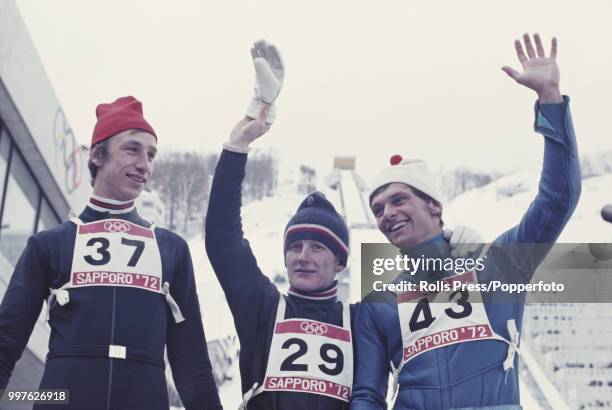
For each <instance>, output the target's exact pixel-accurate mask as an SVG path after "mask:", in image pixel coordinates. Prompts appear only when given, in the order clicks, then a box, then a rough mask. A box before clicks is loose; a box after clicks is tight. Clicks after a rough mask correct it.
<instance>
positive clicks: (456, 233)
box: [443, 225, 483, 258]
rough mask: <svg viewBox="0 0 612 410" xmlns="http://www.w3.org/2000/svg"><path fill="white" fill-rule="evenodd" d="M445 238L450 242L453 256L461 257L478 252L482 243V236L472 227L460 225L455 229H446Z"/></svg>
mask: <svg viewBox="0 0 612 410" xmlns="http://www.w3.org/2000/svg"><path fill="white" fill-rule="evenodd" d="M443 234H444V239H446V240H447V241H449V242H450V246H451V256H453V257H455V258H460V257H463V256H467V255H469V254H470V253H473V252H476V251H477V250H478V248H480V246H481V245H482V242H483V239H482V236H480V234H479V233H478V232H476V231H475V230H473V229H472V228H468V227H467V226H461V225H458V226H456V227H455V229H454V230H453V229H445V230H444V233H443Z"/></svg>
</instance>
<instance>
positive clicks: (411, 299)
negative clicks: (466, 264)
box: [351, 34, 581, 410]
mask: <svg viewBox="0 0 612 410" xmlns="http://www.w3.org/2000/svg"><path fill="white" fill-rule="evenodd" d="M523 39H524V43H525V47H526V49H527V55H528V56H525V53H524V51H523V47H522V44H521V42H520V41H519V40H517V41H516V42H515V48H516V52H517V55H518V58H519V61H520V62H521V64H522V65H523V68H524V72H522V73H519V72H517V71H515V70H514V69H512V68H509V67H504V68H503V70H504V71H505V72H506V73H507V74H508V75H509V76H510V77H512V78H513V79H515V80H516V81H517V82H518V83H519V84H521V85H524V86H526V87H528V88H530V89H532V90H534V91H536V93H537V94H538V101H537V102H536V105H535V114H536V120H535V130H536V131H537V132H538V133H541V134H543V135H544V161H543V167H542V174H541V180H540V185H539V192H538V194H537V196H536V197H535V199H534V201H533V202H532V203H531V205H530V207H529V209H528V210H527V211H526V213H525V214H524V216H523V218H522V219H521V221H520V222H519V223H518V225H516V226H515V227H513V228H511V229H509V230H508V231H506V232H504V233H502V234H501V235H500V236H498V237H497V238H496V239H495V240H494V242H493V245H492V247H491V248H490V249H491V251H490V252H488V253H487V252H486V250H487V247H482V249H480V250H479V252H478V253H477V254H475V256H476V257H481V256H482V257H484V256H485V255H486V256H487V257H486V259H485V260H484V263H483V265H482V269H474V270H473V271H471V272H466V273H465V274H460V275H454V272H446V271H444V270H440V269H438V270H437V271H436V270H432V271H427V270H423V269H421V270H419V271H418V272H416V273H414V274H413V276H412V277H417V278H419V279H423V280H425V281H426V283H428V282H436V283H435V284H436V285H437V284H438V283H437V282H442V283H447V284H449V283H451V282H452V283H454V281H461V282H462V283H467V284H475V285H478V284H489V283H492V282H493V281H497V282H501V283H507V282H509V281H511V282H512V283H528V282H529V281H530V280H531V278H532V276H533V274H534V272H535V270H536V268H537V267H538V265H539V264H540V263H541V261H542V260H543V258H544V257H545V256H546V254H547V252H548V250H549V249H550V247H552V245H553V244H554V242H555V241H556V239H557V238H558V236H559V234H560V233H561V231H562V229H563V227H564V226H565V224H566V222H567V221H568V219H569V217H570V216H571V214H572V212H573V210H574V209H575V207H576V204H577V202H578V197H579V196H580V189H581V182H580V164H579V161H578V153H577V149H576V140H575V136H574V130H573V125H572V120H571V116H570V111H569V98H568V97H562V96H561V93H560V91H559V69H558V67H557V63H556V59H555V57H556V52H557V44H556V40H555V39H553V41H552V47H551V53H550V56H549V57H546V56H545V54H544V49H543V47H542V43H541V40H540V37H539V36H538V35H537V34H536V35H535V36H534V39H535V45H536V49H535V50H534V48H533V45H532V43H531V38H530V37H529V35H527V34H525V35H524V37H523ZM536 50H537V53H536ZM432 181H433V178H432V175H431V174H430V173H429V172H428V171H427V169H426V167H425V164H424V163H423V162H422V161H414V160H412V161H408V160H402V159H401V158H400V157H395V158H392V165H391V166H390V167H389V168H387V169H386V170H384V171H383V172H382V173H381V174H380V176H379V177H378V179H377V180H376V183H375V184H374V186H373V189H372V193H371V195H370V207H371V209H372V212H373V213H374V216H375V217H376V221H377V225H378V228H379V230H380V231H381V232H382V233H383V234H384V235H385V236H386V237H387V239H388V240H389V242H390V243H392V244H393V245H395V246H396V247H398V248H400V249H401V251H402V253H404V254H405V255H409V256H412V257H416V258H418V257H420V256H424V257H426V258H431V259H436V258H438V259H444V260H446V259H448V258H450V259H451V260H452V257H453V255H452V253H451V249H450V246H449V244H448V243H447V242H446V241H445V240H444V238H443V237H442V233H441V226H442V201H441V198H440V196H439V193H438V191H437V190H436V188H435V186H434V185H433V184H432ZM519 244H526V245H529V246H522V247H521V246H519ZM511 250H512V251H511ZM517 251H518V252H517ZM403 277H406V279H407V280H408V279H409V276H408V275H406V274H405V273H402V274H401V275H400V278H402V279H403ZM473 289H482V288H481V287H477V286H474V287H473ZM495 297H498V295H495ZM503 297H504V299H503V303H500V300H499V299H495V303H493V294H491V293H489V294H486V293H483V292H479V291H476V292H474V291H471V290H470V291H467V290H461V291H456V292H438V293H437V294H435V295H431V294H427V293H423V292H421V293H419V292H412V293H410V292H403V293H397V294H392V293H391V292H379V293H378V294H377V295H370V299H371V300H373V301H375V302H374V303H362V304H361V305H360V308H359V312H358V314H357V317H356V319H355V330H356V337H355V339H356V347H357V352H359V356H358V357H359V360H358V362H357V366H356V385H355V388H354V391H353V396H352V397H351V409H359V410H364V409H376V410H380V409H383V408H387V402H386V399H385V397H386V395H387V387H388V382H387V381H388V376H389V373H391V374H392V376H393V379H392V380H393V383H394V386H393V387H394V389H393V390H394V393H395V395H396V400H395V403H394V407H393V408H394V409H402V410H405V409H436V410H441V409H454V410H467V409H470V410H475V409H481V410H484V409H487V410H488V409H495V410H519V409H521V406H520V400H519V381H518V371H517V367H518V357H519V355H518V354H517V353H518V343H519V330H520V328H521V324H522V316H523V307H524V303H525V294H524V293H514V294H512V295H506V296H503ZM475 300H480V301H481V302H478V303H475ZM433 302H436V303H433ZM513 370H514V371H513Z"/></svg>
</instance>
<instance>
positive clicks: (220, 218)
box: [205, 41, 282, 340]
mask: <svg viewBox="0 0 612 410" xmlns="http://www.w3.org/2000/svg"><path fill="white" fill-rule="evenodd" d="M252 55H253V58H254V64H255V68H256V73H257V81H256V87H255V89H256V92H255V94H256V97H255V98H254V100H253V102H252V103H251V106H250V107H249V111H248V112H247V116H246V117H245V118H243V119H242V120H240V121H239V122H238V123H237V124H236V126H235V127H234V129H233V130H232V132H231V135H230V138H229V140H228V142H227V143H226V144H224V149H223V152H222V153H221V156H220V158H219V162H218V164H217V168H216V170H215V174H214V176H213V181H212V188H211V192H210V198H209V203H208V212H207V215H206V227H205V231H206V240H205V243H206V251H207V253H208V257H209V259H210V262H211V264H212V266H213V269H214V270H215V274H216V275H217V278H218V279H219V283H220V284H221V286H222V287H223V290H224V292H225V296H226V298H227V301H228V304H229V306H230V309H231V311H232V315H233V316H234V322H235V324H236V330H237V331H238V336H239V337H240V339H241V340H243V339H244V338H245V337H252V336H253V335H254V334H256V332H257V329H261V328H262V324H260V323H258V321H257V318H264V317H266V315H261V314H259V313H260V312H261V309H265V308H272V306H276V302H277V301H278V291H277V290H276V287H275V286H274V285H273V284H272V283H271V282H270V280H269V279H268V278H267V277H266V276H265V275H263V273H262V272H261V270H260V269H259V267H258V266H257V261H256V259H255V256H254V255H253V252H252V250H251V247H250V246H249V242H248V241H247V240H246V239H245V238H244V233H243V231H242V220H241V216H240V209H241V207H242V181H243V179H244V176H245V166H246V161H247V153H248V151H249V146H250V144H251V143H252V142H253V141H255V140H256V139H257V138H259V137H261V136H262V135H264V134H265V133H266V132H267V131H268V130H269V129H270V124H269V123H270V121H269V118H268V115H269V112H270V109H271V107H270V103H273V102H274V100H273V99H272V100H271V101H270V100H269V99H267V98H269V96H270V95H273V96H274V98H276V95H277V94H278V90H277V92H276V94H274V92H273V90H272V91H271V90H270V89H269V88H270V87H276V86H278V83H275V82H274V81H272V79H271V78H270V77H269V76H274V78H276V77H275V74H274V72H275V71H274V70H272V68H270V67H272V66H275V65H276V67H278V62H279V61H281V60H280V57H277V56H279V53H278V51H277V50H276V48H275V47H274V46H273V45H271V44H269V43H267V42H262V41H260V42H257V43H255V47H254V49H253V50H252ZM267 58H269V59H270V60H268V59H267ZM268 61H269V66H270V67H266V64H268ZM280 64H281V66H280V67H281V71H282V62H281V63H280ZM262 78H263V79H262ZM280 78H281V79H282V75H281V76H280ZM279 90H280V88H279ZM258 95H259V96H260V97H261V98H258V97H257V96H258ZM256 106H257V107H260V108H259V112H258V113H257V116H256V117H255V118H252V117H251V116H253V112H252V109H253V107H256Z"/></svg>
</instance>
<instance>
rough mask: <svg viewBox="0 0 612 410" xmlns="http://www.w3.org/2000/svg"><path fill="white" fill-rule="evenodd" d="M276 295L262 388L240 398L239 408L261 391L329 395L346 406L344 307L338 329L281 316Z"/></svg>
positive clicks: (349, 381)
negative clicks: (241, 400) (274, 315)
mask: <svg viewBox="0 0 612 410" xmlns="http://www.w3.org/2000/svg"><path fill="white" fill-rule="evenodd" d="M285 308H286V302H285V297H284V296H283V295H280V298H279V301H278V308H277V311H276V323H275V325H274V334H273V336H272V344H271V346H270V354H269V356H268V366H267V368H266V375H265V376H264V382H263V385H262V386H259V388H258V387H257V386H258V384H257V383H256V384H255V385H254V386H253V388H252V389H251V390H249V391H248V392H247V393H246V394H245V395H244V400H243V402H242V404H241V405H240V409H246V408H247V407H246V405H247V402H248V401H249V400H250V399H251V398H253V397H254V396H256V395H258V394H260V393H262V392H264V391H287V392H301V393H311V394H318V395H323V396H329V397H333V398H336V399H338V400H342V401H345V402H347V403H348V401H349V398H350V395H351V389H352V387H353V344H352V335H351V315H350V309H349V305H348V304H344V303H343V304H342V310H343V312H342V327H340V326H336V325H331V324H329V323H324V322H318V321H316V320H310V319H301V318H291V319H284V317H285Z"/></svg>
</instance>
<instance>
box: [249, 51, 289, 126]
mask: <svg viewBox="0 0 612 410" xmlns="http://www.w3.org/2000/svg"><path fill="white" fill-rule="evenodd" d="M251 56H252V57H253V65H254V66H255V87H254V88H255V95H254V96H253V100H252V101H251V105H249V108H248V109H247V112H246V116H247V117H249V118H253V119H256V118H259V112H260V111H261V109H262V108H263V107H264V105H270V106H271V107H270V112H269V113H268V118H267V119H266V122H267V123H268V124H272V123H273V122H274V118H275V117H276V108H275V107H274V105H273V104H274V100H276V97H278V94H279V93H280V90H281V88H282V86H283V78H284V76H285V66H284V65H283V59H282V57H281V55H280V53H279V51H278V49H277V48H276V46H275V45H274V44H272V43H268V42H267V41H266V40H258V41H256V42H255V44H253V47H252V48H251Z"/></svg>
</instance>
